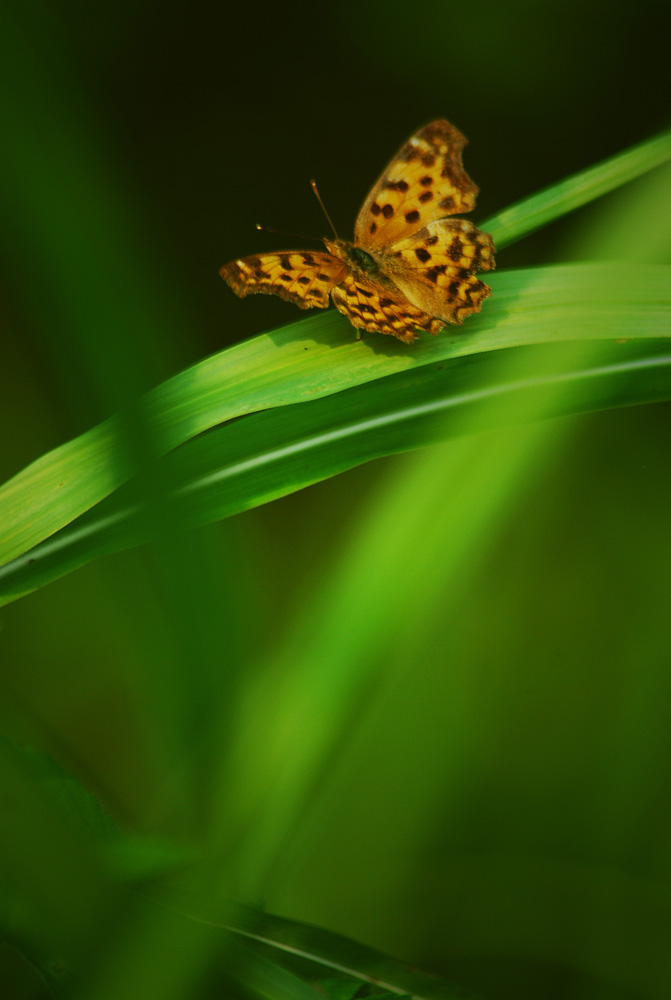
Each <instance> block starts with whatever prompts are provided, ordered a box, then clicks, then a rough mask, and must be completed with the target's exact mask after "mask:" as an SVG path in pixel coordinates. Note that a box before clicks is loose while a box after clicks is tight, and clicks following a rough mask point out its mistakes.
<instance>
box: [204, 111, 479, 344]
mask: <svg viewBox="0 0 671 1000" xmlns="http://www.w3.org/2000/svg"><path fill="white" fill-rule="evenodd" d="M467 141H468V140H467V139H465V138H464V136H463V135H462V134H461V132H459V131H458V129H456V128H455V127H454V126H453V125H450V123H449V122H447V121H444V120H439V121H435V122H431V124H429V125H425V126H424V127H423V128H421V129H419V131H418V132H416V133H415V134H414V135H413V136H412V137H411V138H410V139H408V141H407V142H406V143H405V145H404V146H402V148H401V149H400V150H399V152H398V153H397V154H396V156H395V157H394V158H393V160H392V161H391V163H390V164H389V165H388V166H387V168H386V170H385V171H384V172H383V174H382V175H381V177H380V178H379V180H378V181H377V183H376V184H374V185H373V188H372V189H371V192H370V194H369V195H368V197H367V198H366V200H365V201H364V203H363V205H362V207H361V210H360V211H359V214H358V216H357V220H356V224H355V226H354V242H353V243H348V242H346V241H345V240H340V239H338V238H337V236H336V239H334V240H331V239H326V238H324V245H325V247H326V250H327V252H326V253H324V252H322V251H319V252H316V253H315V252H313V251H310V252H307V251H303V250H287V251H284V252H282V253H262V254H254V255H253V256H251V257H243V258H241V259H240V260H233V261H231V262H230V263H229V264H225V265H224V266H223V267H222V268H221V270H220V272H219V273H220V274H221V276H222V278H223V279H224V281H226V282H227V283H228V284H229V285H230V287H231V288H232V289H233V291H234V292H235V293H236V295H239V296H240V297H244V296H245V295H254V294H256V293H259V292H261V293H264V294H267V295H279V296H280V298H282V299H287V300H288V301H289V302H294V303H295V304H296V305H297V306H298V307H299V308H300V309H311V308H314V307H316V308H319V309H325V308H327V306H328V304H329V297H330V298H331V299H332V300H333V303H334V305H335V306H336V308H337V309H339V310H340V312H341V313H344V315H345V316H347V318H348V319H349V321H350V322H351V323H352V325H353V326H354V327H356V328H357V329H358V330H364V331H366V332H369V333H384V334H391V335H392V336H394V337H397V338H398V339H399V340H402V341H403V342H404V343H406V344H410V343H412V341H413V340H415V339H416V338H417V336H418V331H425V332H428V333H432V334H437V333H438V331H439V330H441V329H442V328H443V327H444V326H446V325H447V324H448V323H451V324H456V325H460V324H461V323H462V322H463V320H464V318H465V317H466V316H469V315H470V314H471V313H476V312H480V309H481V307H482V303H483V300H484V299H485V298H486V297H487V296H488V295H489V293H490V288H489V287H488V286H487V285H486V284H484V282H482V281H480V280H479V279H478V278H476V277H475V275H476V273H477V272H479V271H490V270H492V269H493V268H494V267H495V262H494V254H495V247H494V244H493V242H492V238H491V236H489V235H488V234H487V233H483V232H481V231H480V230H479V229H477V228H476V226H474V225H473V223H472V222H469V221H468V220H467V219H458V218H453V216H455V215H461V214H462V213H464V212H470V211H471V210H472V209H473V208H474V207H475V199H476V197H477V194H478V188H477V187H476V185H475V184H474V183H473V181H472V180H471V179H470V177H469V176H468V174H467V173H466V172H465V171H464V168H463V166H462V162H461V152H462V149H463V148H464V146H465V145H466V143H467Z"/></svg>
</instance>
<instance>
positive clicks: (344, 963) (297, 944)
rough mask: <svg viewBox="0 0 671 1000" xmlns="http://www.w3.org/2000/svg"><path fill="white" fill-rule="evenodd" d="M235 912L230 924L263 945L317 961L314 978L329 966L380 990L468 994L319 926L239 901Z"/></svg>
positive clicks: (436, 999)
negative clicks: (272, 913) (233, 921)
mask: <svg viewBox="0 0 671 1000" xmlns="http://www.w3.org/2000/svg"><path fill="white" fill-rule="evenodd" d="M237 916H238V920H237V922H236V924H233V925H231V924H229V927H228V929H229V930H231V931H233V932H234V933H236V934H239V935H241V936H243V937H246V938H249V939H251V940H252V941H254V942H257V943H258V944H261V945H265V946H266V953H267V954H272V953H273V952H276V953H277V952H284V953H285V954H287V955H289V956H294V957H296V958H298V959H302V960H307V961H308V962H309V963H311V964H313V966H314V969H313V976H314V978H321V977H323V976H324V975H325V971H326V970H327V969H328V970H333V971H335V972H337V973H339V974H342V975H344V976H347V977H352V978H354V979H357V980H359V981H360V982H361V983H369V984H370V985H372V986H376V987H378V988H379V989H380V990H386V991H388V992H389V993H393V994H396V995H401V996H409V997H412V998H413V1000H458V998H459V997H464V995H465V994H464V993H463V991H462V990H460V989H457V988H456V987H454V986H452V985H450V984H449V983H447V982H445V980H442V979H439V978H438V977H437V976H432V975H428V974H426V973H423V972H421V971H420V970H419V969H413V968H410V967H409V966H407V965H404V964H403V963H402V962H398V961H396V960H395V959H392V958H389V957H388V956H387V955H384V954H383V953H382V952H379V951H376V950H375V949H373V948H368V947H366V946H365V945H362V944H359V943H357V942H356V941H352V940H350V939H349V938H346V937H343V936H342V935H340V934H334V933H333V932H332V931H327V930H324V929H322V928H321V927H314V926H312V925H309V924H302V923H299V922H298V921H295V920H286V919H284V918H283V917H275V916H272V915H271V914H268V913H263V912H260V911H255V910H252V909H251V908H249V907H246V908H243V907H241V908H240V910H239V911H238V914H237Z"/></svg>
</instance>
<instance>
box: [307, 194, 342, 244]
mask: <svg viewBox="0 0 671 1000" xmlns="http://www.w3.org/2000/svg"><path fill="white" fill-rule="evenodd" d="M310 187H311V188H312V190H313V191H314V193H315V195H316V196H317V201H318V202H319V204H320V205H321V207H322V212H323V213H324V215H325V216H326V219H327V221H328V224H329V226H330V227H331V229H332V230H333V235H334V236H335V238H336V239H338V238H339V237H338V234H337V233H336V227H335V226H334V225H333V223H332V222H331V216H330V215H329V214H328V212H327V211H326V208H325V207H324V202H323V201H322V197H321V195H320V193H319V191H318V190H317V182H316V181H315V180H310Z"/></svg>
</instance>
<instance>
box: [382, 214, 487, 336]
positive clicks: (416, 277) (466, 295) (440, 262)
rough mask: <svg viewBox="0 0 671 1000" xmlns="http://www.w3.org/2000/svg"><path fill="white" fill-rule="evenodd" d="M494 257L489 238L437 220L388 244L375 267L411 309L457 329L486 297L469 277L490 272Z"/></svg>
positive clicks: (464, 223) (461, 222)
mask: <svg viewBox="0 0 671 1000" xmlns="http://www.w3.org/2000/svg"><path fill="white" fill-rule="evenodd" d="M494 252H495V250H494V244H493V242H492V238H491V236H490V235H489V233H483V232H481V231H480V230H479V229H478V228H477V227H476V226H474V225H473V223H472V222H469V221H468V220H467V219H437V220H436V221H435V222H430V223H429V224H428V226H425V227H424V228H423V229H420V231H419V232H418V233H414V234H413V235H412V236H409V237H408V238H407V239H404V240H399V242H398V243H396V244H394V248H393V253H391V254H389V255H388V256H387V255H381V266H382V268H383V270H384V271H385V273H386V274H387V275H388V277H390V278H391V280H392V281H393V282H394V284H395V285H397V286H398V288H400V289H401V291H402V292H403V294H404V295H405V296H406V298H407V299H408V300H409V301H410V302H411V303H412V304H413V305H414V306H415V307H416V308H418V309H422V310H423V311H424V312H427V313H429V314H430V315H431V316H434V317H437V318H438V319H441V320H442V321H443V325H444V324H445V323H455V324H457V325H459V324H461V323H462V322H463V321H464V319H465V317H466V316H469V315H470V314H471V313H475V312H480V309H481V308H482V303H483V301H484V299H486V298H487V296H488V295H489V293H490V289H489V286H488V285H486V284H485V283H484V282H483V281H480V280H479V278H476V276H475V272H478V271H491V270H492V269H493V268H494V267H495V260H494Z"/></svg>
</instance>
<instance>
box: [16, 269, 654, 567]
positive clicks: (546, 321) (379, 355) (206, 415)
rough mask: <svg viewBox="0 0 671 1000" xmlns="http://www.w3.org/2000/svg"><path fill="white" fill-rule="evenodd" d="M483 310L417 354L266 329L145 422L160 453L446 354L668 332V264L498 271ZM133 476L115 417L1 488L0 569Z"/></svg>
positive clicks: (325, 334)
mask: <svg viewBox="0 0 671 1000" xmlns="http://www.w3.org/2000/svg"><path fill="white" fill-rule="evenodd" d="M490 280H491V284H492V288H493V293H494V294H493V296H492V298H491V299H490V300H488V302H487V303H486V309H485V312H484V314H482V315H480V316H477V317H473V319H472V320H471V321H470V322H469V324H468V326H467V328H466V329H465V330H464V331H461V330H460V331H458V332H457V333H454V334H449V335H444V336H442V337H437V338H433V337H431V338H426V339H424V340H422V341H420V342H419V343H418V344H416V345H413V347H412V349H410V350H409V349H408V348H407V347H406V346H405V345H403V344H398V343H396V342H393V343H389V338H382V337H371V338H368V339H365V340H363V341H355V340H353V339H352V331H351V328H350V326H349V325H348V324H347V322H346V321H345V320H344V319H343V317H342V316H340V315H339V314H336V313H334V312H329V313H325V314H324V315H320V316H318V317H315V318H314V319H309V320H303V321H301V322H298V323H295V324H292V325H291V326H289V327H285V328H283V329H282V330H280V331H278V332H277V333H274V334H264V335H262V336H260V337H255V338H254V339H252V340H249V341H246V342H245V343H242V344H239V345H236V346H235V347H233V348H230V349H229V350H227V351H222V352H221V353H220V354H217V355H215V356H214V357H211V358H206V359H205V360H204V361H202V362H200V363H199V364H197V365H194V366H193V367H192V368H190V369H188V370H187V371H185V372H182V373H180V374H179V375H176V376H175V377H174V378H172V379H170V380H169V381H168V382H166V383H164V384H163V385H161V386H159V387H157V388H156V389H155V390H153V391H152V392H151V393H150V394H149V395H148V397H147V402H146V415H147V419H148V420H150V421H151V423H152V429H153V431H154V433H155V438H156V440H157V441H158V442H159V445H158V446H159V448H160V449H161V450H162V451H164V452H165V451H169V450H170V449H172V448H174V447H176V446H177V445H179V444H181V443H183V442H184V441H187V440H189V439H190V438H192V437H194V436H195V435H196V434H198V433H200V432H202V431H204V430H208V429H209V428H211V427H213V426H216V425H217V424H219V423H222V422H223V421H226V420H230V419H231V418H233V417H238V416H241V415H243V414H247V413H250V412H252V411H258V410H263V409H267V408H269V407H277V406H285V405H288V404H290V403H295V402H301V401H306V400H313V399H317V398H319V397H322V396H328V395H330V394H333V393H337V392H340V391H342V390H343V389H347V388H350V387H352V386H356V385H361V384H363V383H373V382H374V381H376V380H379V379H381V378H383V377H385V376H388V375H392V374H395V373H397V372H402V371H411V370H415V369H421V368H422V367H423V366H426V365H429V364H433V363H437V362H444V361H446V360H448V359H449V358H455V357H460V356H465V355H469V354H477V353H479V352H483V351H492V350H500V349H502V348H506V347H513V346H520V345H529V344H538V343H544V342H547V341H556V340H574V339H578V340H579V339H589V338H599V339H603V338H614V337H628V338H637V337H644V338H650V337H663V336H668V335H669V334H670V333H671V329H670V325H669V318H668V307H669V303H670V302H671V279H670V272H669V270H668V269H666V268H663V267H657V268H650V267H642V266H639V267H637V268H632V267H631V266H629V265H623V264H605V265H598V264H580V265H566V266H555V267H546V268H535V269H529V270H522V271H512V272H507V273H505V272H504V273H498V274H494V275H492V276H491V279H490ZM126 476H127V463H126V462H124V461H122V454H121V449H120V446H119V444H118V440H117V432H116V425H115V421H113V420H110V421H107V422H106V423H104V424H102V425H100V426H99V427H96V428H93V429H92V430H91V431H88V432H87V433H86V434H83V435H82V436H81V437H79V438H76V439H75V440H74V441H70V442H68V443H67V444H65V445H63V446H61V447H60V448H56V449H55V450H54V451H52V452H49V453H48V454H47V455H44V456H43V457H42V458H40V459H38V460H37V461H36V462H34V463H33V464H32V465H30V466H29V467H28V468H27V469H25V470H24V471H23V472H21V473H19V474H18V475H17V476H15V477H14V478H13V479H11V480H10V481H9V482H7V483H6V484H5V485H4V486H3V487H2V488H0V563H6V562H7V561H8V560H10V559H12V558H14V557H16V556H18V555H20V554H22V553H24V552H26V551H28V550H29V549H30V548H32V547H34V546H35V545H37V544H39V543H40V542H41V541H42V540H44V539H45V538H48V537H49V536H50V535H52V534H53V533H54V532H56V531H57V530H59V529H60V528H62V527H63V526H64V525H66V524H68V523H70V522H71V521H73V520H74V519H75V518H76V517H78V516H79V515H80V514H82V513H83V512H84V511H86V510H88V509H89V508H91V507H93V506H94V505H95V504H96V503H98V502H99V501H100V500H102V499H103V498H104V497H106V496H108V495H109V494H110V493H111V492H112V491H113V490H114V489H115V488H116V487H118V486H120V485H121V483H122V482H123V481H124V479H125V478H126Z"/></svg>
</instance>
